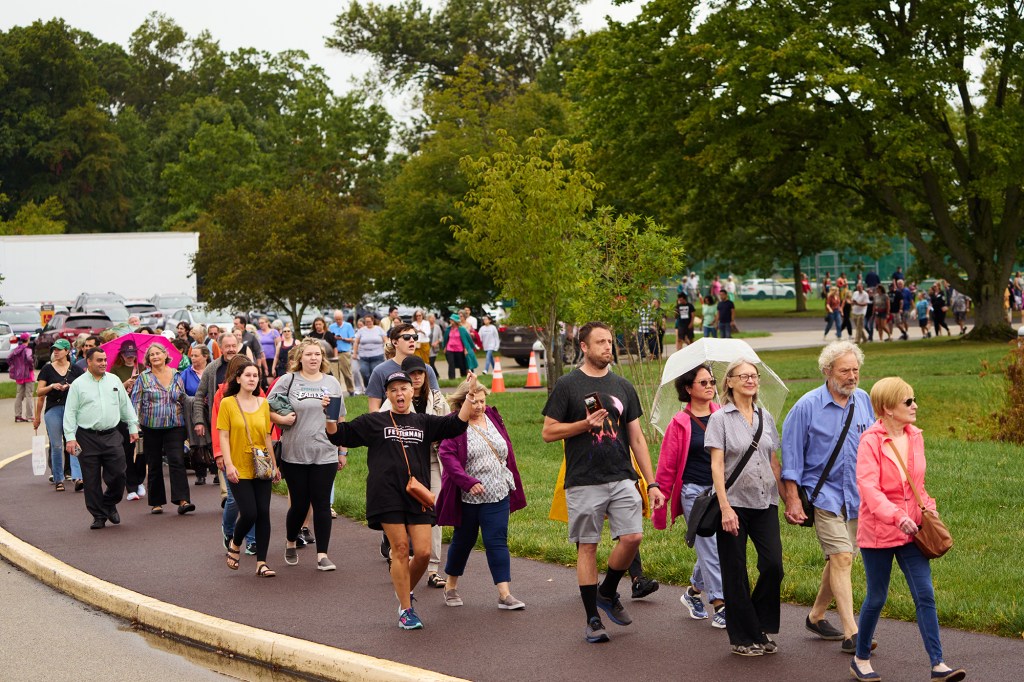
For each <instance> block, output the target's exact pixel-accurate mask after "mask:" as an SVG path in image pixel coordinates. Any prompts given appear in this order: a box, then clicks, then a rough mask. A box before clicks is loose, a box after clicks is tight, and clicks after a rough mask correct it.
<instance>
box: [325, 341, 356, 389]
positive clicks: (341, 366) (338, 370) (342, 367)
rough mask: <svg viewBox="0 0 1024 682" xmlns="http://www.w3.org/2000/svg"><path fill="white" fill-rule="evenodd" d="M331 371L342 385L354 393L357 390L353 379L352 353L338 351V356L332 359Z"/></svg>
mask: <svg viewBox="0 0 1024 682" xmlns="http://www.w3.org/2000/svg"><path fill="white" fill-rule="evenodd" d="M331 373H332V374H334V378H335V379H337V380H338V383H339V384H341V387H342V388H343V389H345V390H347V391H348V392H349V393H352V392H353V391H355V390H356V387H355V382H353V381H352V354H351V353H346V352H342V351H338V356H337V357H336V358H334V359H333V360H331Z"/></svg>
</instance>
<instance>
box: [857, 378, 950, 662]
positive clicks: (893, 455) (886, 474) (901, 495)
mask: <svg viewBox="0 0 1024 682" xmlns="http://www.w3.org/2000/svg"><path fill="white" fill-rule="evenodd" d="M871 407H873V408H874V410H875V416H877V417H878V421H877V422H875V423H874V425H872V426H871V427H870V428H869V429H868V430H867V431H865V432H864V435H863V436H861V439H860V447H859V448H857V489H858V490H859V491H860V514H859V519H858V523H857V546H858V547H860V554H861V558H863V559H864V575H865V577H866V578H867V594H865V596H864V604H863V605H862V606H861V608H860V621H859V622H858V623H857V626H858V628H859V630H860V634H861V635H863V637H860V638H858V639H857V651H856V653H855V654H854V658H853V660H852V661H850V674H851V675H852V676H853V677H855V678H856V679H858V680H880V679H881V676H880V675H879V674H878V673H876V672H875V671H874V670H872V668H871V662H870V660H869V659H870V658H871V638H872V636H873V635H874V633H875V626H877V625H878V618H879V616H880V615H881V614H882V607H883V606H885V601H886V597H887V596H888V593H889V578H890V576H891V574H892V562H893V559H895V560H896V563H897V564H898V565H899V567H900V570H901V571H903V575H904V576H905V577H906V580H907V587H909V588H910V596H911V597H912V598H913V599H914V606H915V607H916V609H917V626H918V628H919V629H920V630H921V639H923V640H924V648H925V651H926V652H927V653H928V658H929V659H930V662H931V679H932V680H942V681H943V682H956V681H958V680H962V679H964V678H965V677H967V673H966V671H964V670H963V669H962V668H957V669H955V670H954V669H952V668H950V667H949V666H948V665H946V663H945V662H944V661H943V658H942V642H941V641H940V640H939V617H938V612H937V611H936V608H935V589H934V587H933V585H932V569H931V564H930V563H929V560H928V559H926V558H925V556H924V555H923V554H921V550H919V549H918V548H917V545H915V544H914V535H915V534H916V533H917V531H918V528H919V527H920V524H921V519H922V514H921V509H920V508H919V507H918V506H917V504H916V499H915V496H914V491H913V490H912V489H911V488H912V487H913V488H914V489H916V490H917V492H918V493H920V495H921V500H922V502H923V504H924V506H925V507H926V508H927V509H930V510H932V511H935V500H934V499H932V498H931V497H930V496H929V495H928V491H926V490H925V487H924V474H925V467H926V461H925V457H924V438H922V436H921V429H919V428H917V427H916V426H914V422H916V421H917V401H916V400H914V389H913V388H911V387H910V384H908V383H907V382H905V381H903V380H902V379H900V378H899V377H886V378H884V379H881V380H879V381H878V382H877V383H876V384H875V385H874V386H872V387H871ZM905 472H909V474H908V473H905ZM908 477H909V478H910V480H909V481H908V480H907V478H908Z"/></svg>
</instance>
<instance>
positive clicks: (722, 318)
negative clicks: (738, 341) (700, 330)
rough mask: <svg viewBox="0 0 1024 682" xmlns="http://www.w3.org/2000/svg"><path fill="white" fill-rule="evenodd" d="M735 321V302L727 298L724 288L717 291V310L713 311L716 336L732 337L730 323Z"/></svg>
mask: <svg viewBox="0 0 1024 682" xmlns="http://www.w3.org/2000/svg"><path fill="white" fill-rule="evenodd" d="M735 322H736V304H735V303H733V302H732V301H730V300H729V293H728V292H727V291H725V290H724V289H723V290H722V291H719V292H718V310H717V312H715V326H716V327H717V328H718V338H720V339H729V338H732V325H733V324H734V323H735Z"/></svg>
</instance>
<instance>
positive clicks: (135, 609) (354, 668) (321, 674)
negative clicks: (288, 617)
mask: <svg viewBox="0 0 1024 682" xmlns="http://www.w3.org/2000/svg"><path fill="white" fill-rule="evenodd" d="M30 452H31V451H25V452H21V453H18V454H16V455H13V456H11V457H8V458H6V459H4V460H3V461H0V469H2V468H3V467H5V466H7V465H8V464H10V463H11V462H14V461H15V460H17V459H19V458H21V457H24V456H26V455H28V454H30ZM0 556H2V557H3V558H4V559H6V560H7V561H10V562H11V563H12V564H15V565H17V566H19V567H20V568H21V569H22V570H24V571H25V572H26V573H29V574H31V575H32V576H34V577H35V578H36V579H38V580H39V581H40V582H43V583H45V584H47V585H49V586H50V587H52V588H54V589H56V590H59V591H61V592H63V593H65V594H67V595H69V596H71V597H73V598H74V599H76V600H78V601H80V602H83V603H85V604H89V605H91V606H94V607H96V608H99V609H101V610H103V611H106V612H107V613H110V614H112V615H114V616H117V617H118V618H124V619H126V620H130V621H132V622H138V623H140V624H142V625H143V626H145V627H146V628H148V629H151V630H157V631H162V632H166V633H169V634H171V635H173V636H175V637H179V638H182V639H184V640H187V641H192V642H196V643H197V644H200V645H203V646H208V647H212V648H214V649H216V650H220V651H224V652H227V653H231V654H235V655H238V656H244V657H246V658H248V659H251V660H254V661H256V662H258V663H261V664H263V665H267V666H272V667H275V668H280V669H283V670H288V671H292V672H296V673H300V674H303V675H309V676H312V677H315V678H319V679H325V680H339V681H340V680H359V681H365V682H373V681H378V680H379V681H380V682H384V681H386V680H408V681H409V682H413V681H414V680H434V681H437V682H458V681H459V680H460V678H456V677H450V676H448V675H444V674H442V673H437V672H434V671H432V670H424V669H421V668H415V667H413V666H409V665H405V664H403V663H396V662H394V661H388V660H385V659H381V658H375V657H373V656H367V655H365V654H360V653H356V652H353V651H346V650H345V649H338V648H335V647H330V646H327V645H325V644H318V643H316V642H309V641H306V640H304V639H299V638H297V637H291V636H288V635H281V634H278V633H276V632H270V631H267V630H261V629H259V628H254V627H251V626H248V625H242V624H240V623H235V622H232V621H229V620H225V619H223V618H218V617H216V616H210V615H208V614H205V613H200V612H198V611H193V610H191V609H186V608H183V607H180V606H176V605H174V604H168V603H166V602H162V601H160V600H158V599H154V598H152V597H149V596H146V595H144V594H141V593H139V592H135V591H132V590H129V589H127V588H124V587H121V586H120V585H115V584H114V583H110V582H107V581H105V580H102V579H100V578H97V577H96V576H93V575H90V574H88V573H86V572H84V571H81V570H79V569H77V568H75V567H74V566H70V565H69V564H66V563H64V562H63V561H61V560H59V559H57V558H56V557H54V556H51V555H50V554H47V553H46V552H44V551H42V550H41V549H39V548H37V547H35V546H33V545H30V544H29V543H27V542H25V541H24V540H21V539H20V538H18V537H16V536H14V535H12V534H11V533H10V532H8V531H7V529H5V528H3V527H0Z"/></svg>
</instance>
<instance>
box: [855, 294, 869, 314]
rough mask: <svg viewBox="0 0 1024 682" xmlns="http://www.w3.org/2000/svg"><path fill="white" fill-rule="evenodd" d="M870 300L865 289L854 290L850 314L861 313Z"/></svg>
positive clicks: (866, 307) (864, 310) (865, 310)
mask: <svg viewBox="0 0 1024 682" xmlns="http://www.w3.org/2000/svg"><path fill="white" fill-rule="evenodd" d="M870 302H871V297H870V296H868V292H866V291H854V292H853V307H852V308H851V309H850V314H851V315H863V314H864V313H865V312H867V309H868V303H870Z"/></svg>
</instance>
